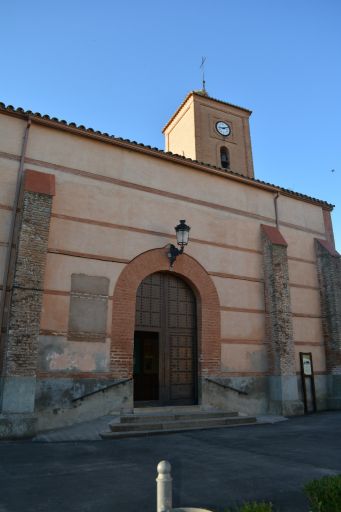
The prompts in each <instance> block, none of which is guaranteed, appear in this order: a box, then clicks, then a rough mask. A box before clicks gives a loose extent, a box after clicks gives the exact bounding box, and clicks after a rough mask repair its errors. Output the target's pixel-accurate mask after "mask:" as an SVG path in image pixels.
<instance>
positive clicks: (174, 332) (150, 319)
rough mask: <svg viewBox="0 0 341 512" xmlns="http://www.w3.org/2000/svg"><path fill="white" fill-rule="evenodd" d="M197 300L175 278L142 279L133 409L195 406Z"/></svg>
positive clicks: (164, 274)
mask: <svg viewBox="0 0 341 512" xmlns="http://www.w3.org/2000/svg"><path fill="white" fill-rule="evenodd" d="M196 331H197V329H196V301H195V296H194V293H193V292H192V290H191V289H190V287H189V286H188V285H187V284H186V283H185V282H184V281H183V280H182V279H180V278H179V277H177V276H175V275H174V274H172V273H170V272H169V273H168V272H158V273H155V274H151V275H149V276H148V277H146V278H145V279H144V280H143V281H142V283H141V284H140V286H139V288H138V291H137V295H136V318H135V337H134V402H135V405H136V406H138V405H141V406H143V405H147V404H150V405H152V404H154V405H190V404H195V403H197V341H196Z"/></svg>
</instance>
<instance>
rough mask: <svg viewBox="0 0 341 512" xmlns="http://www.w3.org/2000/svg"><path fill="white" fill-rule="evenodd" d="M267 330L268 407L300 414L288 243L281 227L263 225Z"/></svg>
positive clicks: (277, 412)
mask: <svg viewBox="0 0 341 512" xmlns="http://www.w3.org/2000/svg"><path fill="white" fill-rule="evenodd" d="M261 227H262V242H263V268H264V285H265V307H266V334H267V343H268V355H269V367H270V368H269V370H270V377H269V385H270V402H269V409H270V411H271V412H273V413H275V414H285V415H292V414H301V413H302V412H303V404H302V403H301V401H299V399H298V386H297V377H296V369H295V349H294V336H293V323H292V314H291V304H290V289H289V271H288V257H287V243H286V241H285V240H284V238H283V236H282V235H281V233H280V231H279V230H278V229H277V228H275V227H272V226H266V225H262V226H261Z"/></svg>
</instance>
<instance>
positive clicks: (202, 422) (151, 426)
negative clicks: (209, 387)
mask: <svg viewBox="0 0 341 512" xmlns="http://www.w3.org/2000/svg"><path fill="white" fill-rule="evenodd" d="M253 421H254V418H243V417H240V416H232V417H231V416H228V417H226V416H220V417H213V418H210V417H206V418H201V417H199V418H193V415H191V417H185V416H184V415H183V416H182V417H180V418H179V419H173V420H167V419H164V418H162V417H159V418H157V419H154V421H152V422H142V423H112V424H110V430H111V431H112V432H125V431H126V432H137V431H145V430H150V431H153V430H174V429H178V428H180V429H191V428H192V427H195V428H196V427H200V428H206V427H212V426H223V425H238V424H240V423H252V422H253Z"/></svg>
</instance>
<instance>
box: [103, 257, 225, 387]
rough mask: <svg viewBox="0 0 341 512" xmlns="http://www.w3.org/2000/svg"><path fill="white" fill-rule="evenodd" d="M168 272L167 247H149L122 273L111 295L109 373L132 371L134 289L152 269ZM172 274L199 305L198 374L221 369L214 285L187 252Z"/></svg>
mask: <svg viewBox="0 0 341 512" xmlns="http://www.w3.org/2000/svg"><path fill="white" fill-rule="evenodd" d="M162 271H169V262H168V258H167V247H163V248H160V249H152V250H150V251H147V252H144V253H142V254H140V255H139V256H137V257H136V258H134V259H133V260H132V261H131V262H130V263H129V264H128V265H127V266H126V267H125V268H124V269H123V270H122V272H121V274H120V276H119V278H118V280H117V283H116V286H115V290H114V295H113V313H112V336H111V350H110V366H111V373H112V375H113V376H114V377H117V378H129V377H131V376H132V370H133V344H134V329H135V302H136V292H137V288H138V286H139V285H140V283H141V281H143V279H144V278H145V277H147V276H148V275H150V274H153V273H154V272H162ZM174 274H176V275H178V276H179V277H181V278H183V279H184V280H185V281H187V282H188V284H189V285H190V286H191V287H192V288H193V290H194V292H195V294H196V298H197V301H198V305H199V318H198V349H199V350H198V352H199V354H198V355H199V360H200V367H199V371H200V373H201V374H203V375H205V374H214V373H218V372H219V371H220V303H219V297H218V293H217V290H216V288H215V285H214V283H213V281H212V279H211V277H210V276H209V275H208V273H207V272H206V270H205V269H204V268H203V266H202V265H200V263H199V262H198V261H196V260H195V259H194V258H192V257H191V256H189V255H188V254H182V255H181V257H178V258H177V260H176V262H175V264H174Z"/></svg>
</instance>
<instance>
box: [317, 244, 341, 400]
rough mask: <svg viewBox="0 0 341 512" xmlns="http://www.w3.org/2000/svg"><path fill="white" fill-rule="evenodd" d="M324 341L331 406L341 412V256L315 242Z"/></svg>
mask: <svg viewBox="0 0 341 512" xmlns="http://www.w3.org/2000/svg"><path fill="white" fill-rule="evenodd" d="M315 248H316V256H317V271H318V278H319V284H320V297H321V309H322V325H323V337H324V342H325V348H326V366H327V373H328V402H329V403H328V406H329V408H332V409H340V408H341V256H340V255H339V254H338V253H337V252H336V251H335V249H334V248H333V246H332V245H331V243H330V242H327V241H326V240H319V239H316V240H315Z"/></svg>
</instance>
